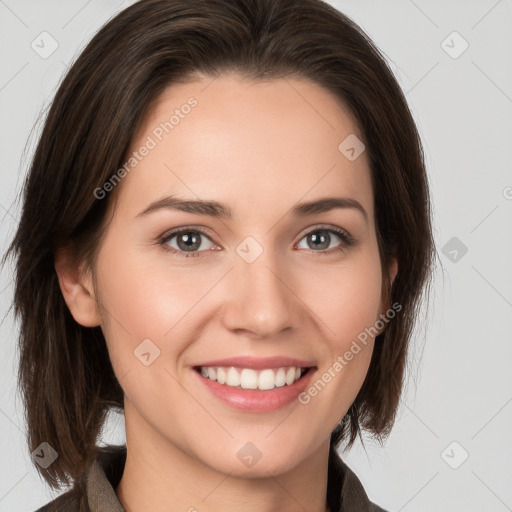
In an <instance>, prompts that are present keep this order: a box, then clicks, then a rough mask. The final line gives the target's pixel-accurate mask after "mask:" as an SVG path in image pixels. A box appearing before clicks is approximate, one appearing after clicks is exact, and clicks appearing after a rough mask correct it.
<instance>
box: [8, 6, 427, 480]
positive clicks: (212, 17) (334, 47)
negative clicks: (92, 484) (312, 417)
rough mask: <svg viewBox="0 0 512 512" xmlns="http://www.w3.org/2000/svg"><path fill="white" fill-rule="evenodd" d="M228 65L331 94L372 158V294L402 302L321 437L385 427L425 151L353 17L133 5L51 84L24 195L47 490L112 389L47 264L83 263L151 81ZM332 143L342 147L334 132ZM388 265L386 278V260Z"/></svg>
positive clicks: (32, 414) (86, 444)
mask: <svg viewBox="0 0 512 512" xmlns="http://www.w3.org/2000/svg"><path fill="white" fill-rule="evenodd" d="M230 70H234V71H236V72H237V73H239V74H240V75H242V76H244V77H247V78H249V79H253V80H260V79H265V80H268V79H275V78H283V77H288V76H290V77H291V76H295V77H299V78H305V79H309V80H310V81H312V82H314V83H316V84H318V85H320V86H321V87H323V88H325V89H326V90H328V91H330V92H331V93H332V94H334V95H335V96H336V97H337V98H339V99H340V100H341V101H343V102H344V103H345V104H346V105H347V106H348V108H349V109H350V111H351V112H352V114H353V115H354V117H355V119H356V121H357V123H358V124H359V126H360V129H361V133H362V135H363V137H364V143H365V145H366V150H367V152H368V156H369V161H370V165H371V173H372V182H373V189H374V196H375V221H376V227H377V238H378V244H379V250H380V256H381V262H382V266H383V272H384V278H385V279H384V283H385V288H386V290H387V291H388V292H389V299H390V303H391V302H393V303H394V302H396V303H399V304H400V305H401V307H402V309H401V311H400V313H399V314H397V316H396V318H395V319H394V320H393V321H391V322H390V323H389V325H387V327H386V329H385V330H384V332H383V333H382V334H380V335H378V336H377V338H376V343H375V347H374V351H373V355H372V359H371V363H370V367H369V371H368V374H367V376H366V379H365V381H364V383H363V385H362V388H361V390H360V392H359V393H358V395H357V397H356V399H355V401H354V403H353V404H352V405H351V407H350V409H349V410H348V412H347V414H346V416H345V417H344V418H343V421H342V422H341V423H340V424H339V425H338V426H337V427H336V429H335V430H334V432H333V433H332V436H331V446H335V447H336V446H338V445H339V444H340V442H341V441H342V440H346V441H347V446H346V447H350V446H351V445H352V443H353V442H354V440H355V439H356V437H357V435H358V434H359V436H360V437H361V429H365V430H367V431H369V432H371V433H372V435H375V436H376V437H377V439H379V440H382V439H383V438H385V437H387V436H388V435H389V432H390V429H391V427H392V425H393V423H394V421H395V415H396V411H397V408H398V403H399V398H400V395H401V392H402V387H403V383H404V370H405V365H406V361H407V358H406V356H407V352H408V346H409V340H410V338H411V333H412V330H413V327H414V323H415V320H416V317H417V314H418V308H419V304H420V299H421V296H422V294H423V293H424V292H425V290H426V289H427V287H428V282H429V276H430V275H431V270H432V264H433V258H434V255H435V251H434V245H433V239H432V233H431V219H430V217H431V213H430V200H429V192H428V183H427V176H426V171H425V164H424V157H423V150H422V146H421V142H420V138H419V135H418V133H417V129H416V126H415V123H414V121H413V118H412V115H411V113H410V111H409V108H408V106H407V103H406V100H405V98H404V95H403V93H402V91H401V89H400V87H399V85H398V83H397V82H396V80H395V78H394V76H393V74H392V72H391V70H390V69H389V67H388V65H387V63H386V61H385V59H384V58H383V56H382V55H381V53H380V52H379V50H378V49H377V48H376V46H375V45H374V44H373V43H372V41H371V40H370V39H369V38H368V36H366V34H365V33H364V32H363V31H362V30H361V29H360V28H359V27H358V26H357V25H356V24H355V23H354V22H353V21H352V20H350V18H348V17H346V16H345V15H343V14H342V13H340V12H338V11H337V10H336V9H335V8H333V7H332V6H330V5H329V4H326V3H324V2H322V1H320V0H295V1H293V2H290V1H289V0H141V1H139V2H137V3H135V4H133V5H132V6H130V7H129V8H127V9H125V10H124V11H122V12H121V13H120V14H118V15H117V16H115V17H114V18H113V19H111V20H110V21H109V22H108V23H106V25H105V26H104V27H103V28H102V29H101V30H100V31H99V32H98V33H97V34H96V35H95V36H94V38H93V39H92V40H91V41H90V42H89V44H88V45H87V47H86V48H85V49H84V50H83V52H82V53H81V55H80V56H79V58H78V59H77V61H76V62H75V63H74V64H73V66H72V67H71V69H70V70H69V72H68V73H67V75H66V77H65V78H64V80H63V82H62V84H61V85H60V87H59V89H58V91H57V93H56V95H55V98H54V99H53V103H52V105H51V108H50V109H49V113H48V115H47V118H46V121H45V124H44V128H43V130H42V133H41V136H40V139H39V141H38V144H37V147H36V150H35V153H34V155H33V159H32V162H31V166H30V170H29V173H28V176H27V179H26V182H25V184H24V188H23V209H22V214H21V219H20V222H19V225H18V227H17V232H16V234H15V237H14V239H13V241H12V243H11V245H10V246H9V248H8V250H7V252H6V254H5V255H4V259H3V263H5V261H6V258H7V257H8V256H9V255H10V254H12V253H14V254H15V256H16V266H15V295H14V302H13V304H14V308H15V314H16V315H17V317H19V318H20V320H21V322H20V338H19V344H20V364H19V376H18V379H19V386H20V389H21V391H22V393H23V400H24V405H25V413H26V421H27V425H28V443H29V447H30V449H31V450H34V449H35V448H36V447H37V446H38V445H39V444H40V443H42V442H44V441H46V442H48V443H49V444H50V445H51V446H52V447H53V448H54V449H55V450H56V451H57V453H58V454H59V457H58V458H57V460H55V462H54V463H53V464H51V465H50V466H49V467H48V468H47V469H46V470H42V469H41V468H39V466H37V468H38V470H40V471H41V474H42V475H43V477H44V478H45V479H46V480H47V481H48V483H49V484H50V485H51V486H52V487H53V488H58V487H60V485H61V484H60V483H59V481H61V482H65V483H69V477H71V478H72V479H73V480H75V481H76V480H77V479H79V478H80V477H82V476H83V475H84V474H85V471H86V470H87V468H88V467H89V466H90V464H91V463H92V460H93V457H94V454H95V448H96V443H97V440H98V436H99V434H100V431H101V427H102V425H103V423H104V421H105V418H106V413H107V412H108V411H109V409H110V408H112V407H114V408H119V409H122V408H123V391H122V388H121V387H120V385H119V383H118V381H117V379H116V377H115V375H114V372H113V370H112V366H111V363H110V360H109V355H108V352H107V348H106V342H105V339H104V336H103V333H102V330H101V328H100V327H94V328H86V327H83V326H81V325H79V324H78V323H77V322H75V320H74V319H73V317H72V316H71V314H70V312H69V310H68V308H67V306H66V304H65V302H64V299H63V296H62V293H61V290H60V288H59V283H58V279H57V274H56V271H55V268H54V254H55V250H56V248H57V247H61V246H64V245H65V246H69V247H70V248H71V249H72V250H73V251H74V254H75V255H76V257H77V258H80V259H84V260H85V261H86V262H88V263H89V266H90V267H91V268H92V265H93V262H94V258H95V254H96V250H97V249H98V247H99V246H100V244H101V240H102V235H103V233H104V229H105V226H106V224H105V218H106V212H107V206H108V204H110V201H112V197H113V194H111V195H110V197H109V198H107V199H105V200H98V199H97V198H96V197H95V195H94V190H95V189H97V188H98V187H102V185H103V184H104V183H105V182H107V181H108V180H109V178H111V176H112V175H113V174H114V173H115V171H116V170H117V169H119V168H120V167H121V166H122V165H123V163H124V162H125V161H126V155H127V152H128V150H129V148H130V144H131V141H132V139H133V135H134V134H135V133H136V132H137V130H138V129H139V128H140V127H141V126H142V122H143V121H144V118H145V115H146V114H147V112H148V110H149V108H150V107H151V105H152V103H153V102H154V101H155V99H156V98H157V97H158V96H159V95H160V93H162V92H163V90H164V89H165V88H166V87H168V86H169V85H172V84H174V83H178V82H183V81H186V80H187V79H192V78H193V76H194V73H196V72H198V71H199V72H201V73H203V74H205V75H210V76H218V75H219V74H221V73H223V72H226V71H230ZM340 142H341V141H340ZM392 255H395V256H396V257H397V260H398V274H397V276H396V279H395V280H394V282H393V285H392V287H391V286H389V278H388V276H387V267H388V263H389V261H390V257H391V256H392Z"/></svg>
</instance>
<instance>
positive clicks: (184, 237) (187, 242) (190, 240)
mask: <svg viewBox="0 0 512 512" xmlns="http://www.w3.org/2000/svg"><path fill="white" fill-rule="evenodd" d="M190 233H192V235H190ZM200 246H201V236H200V234H199V233H198V232H197V231H184V232H182V233H179V234H178V247H179V248H180V249H182V250H185V251H189V250H191V249H192V250H194V249H198V248H199V247H200Z"/></svg>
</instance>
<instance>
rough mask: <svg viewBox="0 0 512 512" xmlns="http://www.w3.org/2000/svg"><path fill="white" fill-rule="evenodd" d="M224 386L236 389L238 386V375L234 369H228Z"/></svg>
mask: <svg viewBox="0 0 512 512" xmlns="http://www.w3.org/2000/svg"><path fill="white" fill-rule="evenodd" d="M226 384H227V385H228V386H233V387H235V388H236V387H237V386H240V373H238V372H237V371H236V370H235V369H234V368H230V369H229V370H228V376H227V378H226Z"/></svg>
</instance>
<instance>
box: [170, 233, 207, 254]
mask: <svg viewBox="0 0 512 512" xmlns="http://www.w3.org/2000/svg"><path fill="white" fill-rule="evenodd" d="M205 240H208V241H210V244H211V246H210V247H209V246H208V243H207V242H205ZM160 243H161V244H162V245H166V246H168V249H169V250H170V251H172V252H176V253H178V254H179V253H190V255H191V256H192V255H193V256H196V254H195V253H197V252H201V251H207V250H210V249H211V248H212V246H213V247H215V245H214V244H213V243H212V242H211V240H210V239H209V238H208V236H207V235H206V233H203V232H202V231H201V230H198V229H190V228H189V229H181V230H178V231H173V232H172V233H169V234H168V235H166V236H165V237H164V238H163V239H162V240H161V242H160Z"/></svg>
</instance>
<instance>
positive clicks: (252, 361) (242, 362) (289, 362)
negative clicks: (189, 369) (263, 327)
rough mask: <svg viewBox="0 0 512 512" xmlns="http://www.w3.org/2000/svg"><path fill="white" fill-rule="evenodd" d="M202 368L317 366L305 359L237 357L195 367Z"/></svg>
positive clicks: (208, 362) (206, 362) (207, 362)
mask: <svg viewBox="0 0 512 512" xmlns="http://www.w3.org/2000/svg"><path fill="white" fill-rule="evenodd" d="M195 366H196V367H200V366H237V367H240V368H254V369H264V368H281V367H282V366H295V367H300V368H309V367H311V366H315V362H314V361H306V360H304V359H296V358H294V357H283V356H274V357H252V356H237V357H230V358H227V359H216V360H214V361H205V362H203V363H199V364H196V365H195Z"/></svg>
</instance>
